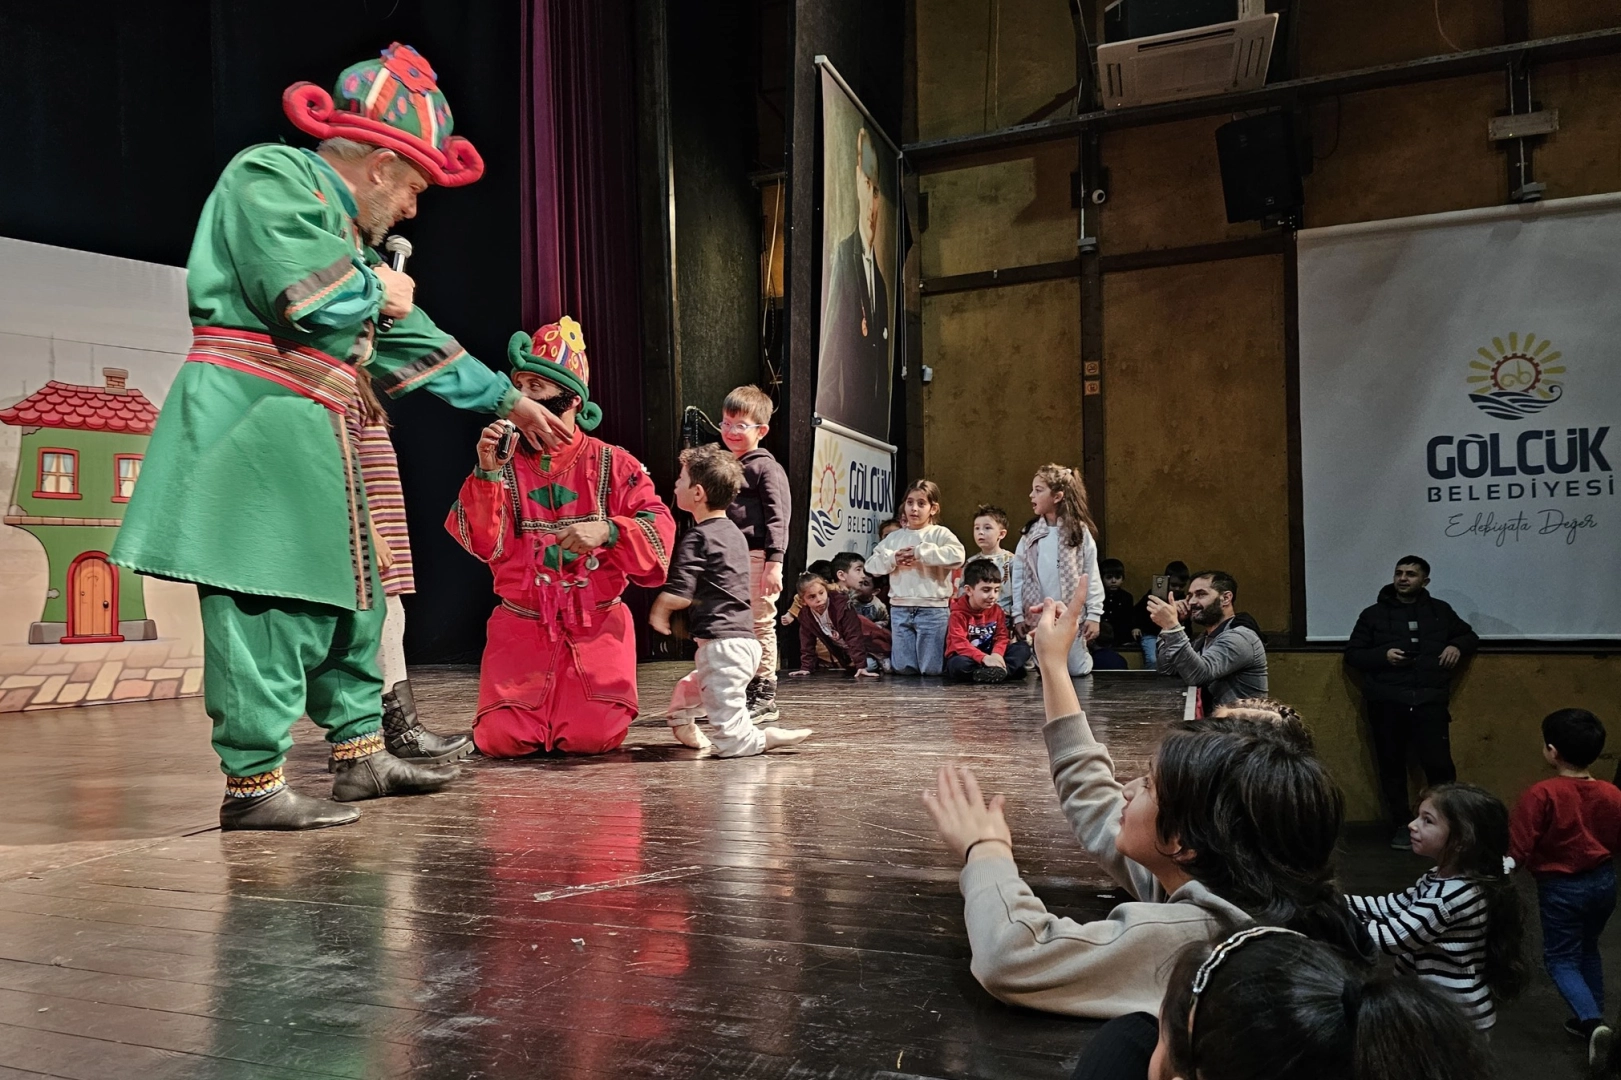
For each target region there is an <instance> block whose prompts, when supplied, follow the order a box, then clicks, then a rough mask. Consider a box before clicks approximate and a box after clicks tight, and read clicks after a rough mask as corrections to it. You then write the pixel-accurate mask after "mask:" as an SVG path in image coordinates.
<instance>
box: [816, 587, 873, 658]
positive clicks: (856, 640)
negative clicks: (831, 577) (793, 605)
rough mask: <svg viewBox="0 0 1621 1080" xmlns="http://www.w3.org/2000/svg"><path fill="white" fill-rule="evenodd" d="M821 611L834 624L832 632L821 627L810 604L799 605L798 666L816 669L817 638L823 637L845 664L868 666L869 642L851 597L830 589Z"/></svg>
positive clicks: (830, 648)
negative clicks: (824, 608)
mask: <svg viewBox="0 0 1621 1080" xmlns="http://www.w3.org/2000/svg"><path fill="white" fill-rule="evenodd" d="M822 614H824V615H826V616H827V621H828V622H829V623H831V624H832V625H833V634H832V635H829V634H828V632H827V631H825V630H823V629H822V623H821V620H820V619H818V618H817V617H816V612H814V611H812V610H811V609H810V608H808V607H803V606H801V607H800V609H799V666H800V667H801V668H803V669H804V670H806V671H815V670H816V664H817V658H816V642H817V641H818V640H820V641H821V642H822V643H823V644H824V645H826V646H827V651H828V653H830V654H831V655H832V657H833V658H834V659H835V660H837V661H838V662H839V663H841V664H844V666H845V667H850V668H854V669H855V670H857V671H860V670H861V669H862V668H864V667H866V666H867V643H866V641H865V640H864V633H863V631H862V628H861V616H859V615H857V614H856V613H855V612H854V611H853V610H851V608H850V601H849V599H848V598H847V597H846V596H845V595H844V594H843V593H842V592H839V591H838V590H837V589H829V590H827V610H826V611H824V612H823V613H822Z"/></svg>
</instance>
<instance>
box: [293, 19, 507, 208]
mask: <svg viewBox="0 0 1621 1080" xmlns="http://www.w3.org/2000/svg"><path fill="white" fill-rule="evenodd" d="M436 79H437V76H435V75H434V73H433V68H431V67H429V66H428V62H427V61H426V60H424V59H423V58H422V54H421V53H419V52H417V51H416V50H415V49H413V48H411V47H410V46H409V45H401V44H400V43H399V42H397V41H396V42H394V43H393V44H392V45H390V46H389V47H388V48H386V49H384V50H383V52H382V56H381V58H380V59H377V60H367V61H363V62H361V63H359V64H356V65H354V66H353V67H350V68H346V69H345V70H344V71H343V72H342V73H341V74H340V75H339V76H338V85H337V87H336V88H335V90H334V92H333V93H332V94H328V93H327V92H326V91H325V90H323V89H321V88H320V87H319V86H316V85H315V84H314V83H309V82H301V83H294V84H293V85H292V86H289V87H288V88H287V89H286V91H284V92H283V93H282V95H281V106H282V108H283V109H284V110H286V112H287V117H288V119H290V120H292V122H293V123H294V124H295V125H297V126H298V129H299V130H300V131H304V132H308V133H309V134H311V135H314V136H315V137H316V138H318V139H353V140H355V141H356V142H362V143H367V144H368V145H371V146H378V147H382V148H383V149H386V150H392V151H394V152H395V153H396V154H399V155H400V156H401V157H404V158H406V159H407V160H409V161H411V162H412V163H413V164H415V165H416V166H417V167H418V168H420V169H421V170H422V171H423V172H425V173H427V174H428V179H430V180H432V181H433V182H434V183H436V184H440V185H443V186H444V187H460V186H461V185H463V184H471V183H472V182H473V181H474V180H477V179H478V178H479V177H480V176H483V175H484V159H483V158H481V157H480V156H479V154H478V151H477V150H475V149H473V144H472V143H470V142H468V141H467V140H466V139H464V138H462V137H461V136H460V135H452V134H451V133H450V131H451V126H452V123H453V121H452V119H451V115H450V105H449V104H448V103H447V102H446V101H445V95H444V93H443V92H442V91H441V90H440V89H439V84H438V82H437V81H435V80H436Z"/></svg>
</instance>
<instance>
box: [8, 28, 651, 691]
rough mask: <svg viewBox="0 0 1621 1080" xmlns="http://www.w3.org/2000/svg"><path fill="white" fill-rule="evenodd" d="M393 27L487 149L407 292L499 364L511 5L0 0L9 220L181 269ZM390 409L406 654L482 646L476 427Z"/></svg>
mask: <svg viewBox="0 0 1621 1080" xmlns="http://www.w3.org/2000/svg"><path fill="white" fill-rule="evenodd" d="M395 40H398V41H402V42H405V43H406V44H409V45H412V46H414V47H416V48H417V49H418V50H419V51H420V52H421V53H422V54H423V55H424V56H426V57H427V58H428V60H429V62H430V63H432V64H433V65H434V68H435V69H436V71H437V72H438V75H439V79H440V82H441V85H443V86H444V87H445V90H446V96H447V98H448V99H449V101H450V104H451V107H452V109H454V111H455V118H456V131H457V133H458V134H462V135H466V136H467V137H468V138H470V139H472V141H473V142H474V144H475V145H477V146H478V148H479V150H480V151H481V153H482V154H483V156H484V159H485V162H486V172H485V175H484V177H483V179H481V180H480V181H479V182H478V183H476V184H473V185H470V186H468V187H465V188H460V189H456V190H452V191H440V190H435V191H431V192H429V193H428V194H427V195H425V196H424V198H423V200H422V205H421V213H420V216H419V217H418V218H417V220H416V221H413V222H408V223H405V224H404V225H403V226H402V227H401V229H400V231H401V232H402V233H404V234H405V235H408V236H409V237H410V238H411V239H412V241H413V243H414V244H415V246H416V251H417V254H416V256H415V257H414V258H413V260H412V262H411V267H410V269H411V272H412V274H413V275H414V276H415V277H416V279H417V296H418V299H420V300H421V301H422V305H423V307H424V308H426V309H427V310H428V311H429V312H430V313H432V315H433V316H434V319H435V320H436V321H437V322H438V323H439V324H440V325H441V326H443V327H444V328H445V329H446V330H447V331H449V332H450V333H452V334H454V335H456V337H457V338H458V339H459V340H460V341H461V342H462V344H463V345H465V346H467V348H468V350H469V351H470V352H472V353H473V355H475V356H477V357H479V358H481V359H483V360H484V361H486V362H487V363H491V364H492V365H493V366H495V367H497V368H498V369H504V367H505V360H504V357H505V343H506V339H507V337H508V336H509V335H510V334H511V333H512V331H513V330H516V329H518V328H519V327H520V326H522V325H524V318H523V315H524V313H523V311H522V306H521V302H520V230H519V221H518V217H519V215H518V205H519V203H518V192H519V175H520V166H521V162H520V156H521V155H520V146H521V142H520V138H519V105H520V87H521V72H522V65H521V57H520V40H521V35H520V8H519V5H516V4H512V5H508V4H483V3H477V4H468V3H464V2H461V0H388V2H376V0H371V2H366V0H333V2H330V3H324V4H320V5H317V7H316V8H311V9H308V10H304V9H295V8H290V7H288V6H287V5H286V4H279V3H278V4H271V3H265V2H262V0H252V2H242V0H234V2H226V0H213V2H209V0H143V2H141V3H137V4H129V3H110V2H105V0H76V2H73V3H55V4H51V3H40V2H37V0H0V101H4V102H5V103H6V117H7V121H8V124H9V131H8V139H7V142H8V144H9V146H10V150H11V152H10V154H8V156H7V160H6V164H5V167H4V168H0V234H3V235H6V236H12V237H16V238H19V239H23V240H32V241H35V242H38V243H44V244H56V245H60V246H63V247H72V248H79V249H82V250H86V251H96V252H101V253H103V254H107V255H117V256H123V257H126V258H132V259H144V260H149V261H153V262H161V263H168V264H171V265H184V263H185V261H186V252H187V250H188V248H189V247H190V244H191V235H192V230H193V228H194V227H195V225H196V220H197V215H198V212H199V211H200V210H201V208H202V204H203V200H204V199H205V198H207V196H208V192H209V190H210V189H211V188H212V186H213V183H214V180H215V177H216V176H217V175H218V173H219V171H220V169H221V168H222V167H223V166H224V165H225V163H226V162H227V161H229V160H230V158H231V156H232V155H234V154H235V153H236V152H237V151H239V150H241V149H242V148H243V147H246V146H248V145H251V144H253V143H256V142H264V141H268V140H273V139H284V140H286V141H288V142H292V143H295V144H298V145H309V139H308V137H307V136H304V135H302V134H301V133H299V132H298V131H297V130H296V129H294V128H293V126H292V125H291V124H290V123H289V122H288V121H287V120H286V118H285V117H284V116H283V115H282V111H281V92H282V90H283V89H284V88H285V87H287V86H288V85H289V84H290V83H293V82H296V81H298V80H301V79H307V80H309V81H311V82H316V83H320V84H322V85H326V86H328V87H330V86H331V85H332V83H333V82H334V81H335V80H336V78H337V74H338V72H339V71H340V70H342V69H343V68H344V67H347V66H348V65H349V64H352V63H355V62H357V61H359V60H361V59H364V58H365V57H367V56H375V55H376V54H377V52H378V51H379V50H380V49H382V48H383V47H384V46H386V45H387V44H388V43H389V42H391V41H395ZM627 92H628V91H627ZM628 171H629V170H628V169H626V172H627V173H628ZM628 182H629V181H628V180H627V183H628ZM632 280H634V279H632ZM632 287H633V286H632ZM626 325H627V326H634V325H635V323H634V320H633V319H627V320H626ZM586 327H587V332H588V333H589V332H590V328H591V324H590V323H589V322H587V323H586ZM530 329H533V327H530ZM603 336H604V330H602V329H599V330H598V331H597V340H598V341H601V340H602V339H603ZM592 340H593V339H592V338H589V337H588V338H587V341H588V342H589V341H592ZM593 352H595V350H593ZM638 378H639V375H638ZM390 412H391V414H392V416H393V419H394V423H395V445H396V446H397V447H398V450H399V456H400V466H401V471H402V474H403V479H404V484H405V499H406V504H407V508H408V511H409V514H410V520H411V543H412V546H413V548H414V550H415V555H416V568H417V588H418V594H417V595H416V596H415V597H412V598H410V599H409V600H408V602H407V609H408V612H409V623H408V630H407V635H406V652H407V655H408V657H409V659H410V660H411V661H412V662H414V663H431V662H445V661H472V660H476V659H477V657H478V654H479V652H480V651H481V649H482V648H483V644H484V620H485V618H486V617H487V615H488V613H489V610H490V608H491V606H492V604H493V594H492V593H491V590H490V576H489V571H488V569H487V568H485V567H484V566H482V565H480V564H479V563H478V562H476V561H475V560H473V559H472V558H471V557H469V556H467V555H466V554H465V553H463V552H462V551H461V549H460V548H459V547H457V546H456V544H455V543H454V542H453V541H452V540H451V539H450V537H449V536H448V535H447V534H446V533H445V531H444V529H443V526H442V523H443V521H444V518H445V513H446V511H447V510H448V509H449V507H450V504H451V502H452V501H453V500H454V499H455V496H456V491H457V489H458V487H459V486H460V484H461V481H462V479H463V478H464V477H465V476H466V475H467V471H468V469H469V467H470V465H471V462H472V460H473V449H472V448H473V443H474V441H475V440H476V438H477V433H478V430H479V428H480V427H481V426H482V422H483V421H481V419H480V418H479V417H475V416H472V415H469V414H465V413H460V412H457V411H456V410H454V409H451V408H450V407H448V406H446V405H444V404H443V403H442V402H440V401H439V400H438V399H437V398H434V397H433V396H432V395H430V394H427V393H418V394H412V395H409V396H408V397H406V398H403V399H401V400H400V401H398V402H396V403H395V404H394V405H393V406H392V407H391V409H390ZM610 414H611V413H610ZM631 415H639V414H638V413H637V412H632V413H631ZM245 557H246V556H245Z"/></svg>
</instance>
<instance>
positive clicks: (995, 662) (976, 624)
mask: <svg viewBox="0 0 1621 1080" xmlns="http://www.w3.org/2000/svg"><path fill="white" fill-rule="evenodd" d="M962 589H963V592H962V595H961V596H959V597H957V598H956V599H955V600H953V601H951V618H950V621H949V622H947V624H946V677H947V678H951V679H958V680H960V681H963V682H981V683H999V682H1003V681H1005V680H1007V679H1021V678H1023V677H1024V670H1025V667H1026V666H1027V665H1028V664H1029V663H1030V646H1028V645H1026V644H1025V643H1024V642H1022V641H1015V642H1012V643H1011V644H1010V643H1009V642H1008V632H1007V616H1006V615H1005V614H1004V613H1003V611H1002V605H1001V604H999V603H997V598H998V597H1000V596H1001V593H1002V571H1001V570H1000V569H999V568H998V567H997V565H996V563H994V562H992V561H991V560H989V559H973V560H971V561H970V562H969V563H968V564H967V565H966V566H964V567H963V570H962Z"/></svg>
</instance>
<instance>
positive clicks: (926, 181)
mask: <svg viewBox="0 0 1621 1080" xmlns="http://www.w3.org/2000/svg"><path fill="white" fill-rule="evenodd" d="M1021 154H1023V155H1025V156H1022V157H1018V158H1015V159H1014V160H1011V161H994V162H988V163H984V164H975V165H972V166H969V167H967V168H961V169H953V170H952V171H950V172H938V173H925V174H924V175H922V176H920V177H918V190H919V191H920V192H924V193H927V195H928V198H929V227H928V228H927V229H926V230H924V232H923V234H922V236H921V238H920V239H921V243H920V245H919V246H920V247H921V249H922V251H921V256H922V259H921V261H922V269H923V276H924V277H926V278H931V277H938V276H940V275H942V274H966V273H972V272H974V271H976V270H1000V269H1003V268H1005V267H1009V266H1026V265H1029V264H1032V263H1042V262H1056V261H1058V260H1060V259H1072V258H1074V257H1075V211H1074V210H1072V209H1070V205H1069V174H1070V173H1071V172H1073V171H1074V169H1075V156H1076V154H1075V143H1074V142H1071V141H1064V142H1052V143H1042V144H1040V145H1038V146H1032V147H1027V148H1025V149H1024V150H1022V151H1021Z"/></svg>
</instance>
